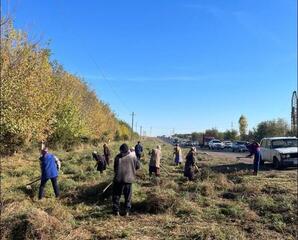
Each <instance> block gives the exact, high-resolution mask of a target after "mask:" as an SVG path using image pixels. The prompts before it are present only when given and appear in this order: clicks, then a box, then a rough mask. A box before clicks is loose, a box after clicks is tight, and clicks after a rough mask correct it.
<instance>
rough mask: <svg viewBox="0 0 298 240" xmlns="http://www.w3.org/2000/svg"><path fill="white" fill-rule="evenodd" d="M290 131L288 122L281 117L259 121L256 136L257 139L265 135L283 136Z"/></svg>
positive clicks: (255, 131)
mask: <svg viewBox="0 0 298 240" xmlns="http://www.w3.org/2000/svg"><path fill="white" fill-rule="evenodd" d="M289 131H290V128H289V125H288V123H287V122H286V121H285V120H283V119H281V118H279V119H275V120H270V121H263V122H261V123H259V124H258V125H257V127H256V129H255V130H254V136H255V139H256V140H257V141H260V140H261V139H262V138H264V137H283V136H286V135H287V134H288V133H289Z"/></svg>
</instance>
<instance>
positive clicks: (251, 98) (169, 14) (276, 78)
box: [3, 0, 297, 135]
mask: <svg viewBox="0 0 298 240" xmlns="http://www.w3.org/2000/svg"><path fill="white" fill-rule="evenodd" d="M3 9H4V10H5V11H6V9H7V6H5V5H4V6H3ZM10 9H11V11H12V12H13V15H14V18H15V24H16V26H17V27H18V28H22V29H24V30H26V31H28V32H29V33H30V37H31V38H32V39H40V38H41V39H42V40H43V42H47V40H50V48H51V49H52V54H53V55H52V58H53V59H56V60H58V61H59V62H60V63H61V64H62V65H63V66H64V68H65V69H66V70H68V71H70V72H72V73H74V74H77V75H79V76H81V77H83V78H84V79H85V80H86V82H88V84H89V86H90V87H91V88H92V89H94V90H95V91H96V92H97V95H98V97H99V98H100V99H102V100H103V101H105V102H108V103H109V104H110V106H111V108H112V110H113V111H114V112H115V113H117V115H118V116H119V118H121V119H123V120H125V121H127V122H129V123H130V121H131V120H130V119H131V117H130V113H131V112H132V111H134V112H135V113H136V117H135V121H136V122H137V123H138V128H139V126H140V125H142V126H143V129H145V130H146V132H147V134H149V132H150V127H152V135H160V134H170V133H171V132H172V131H173V129H174V130H175V132H176V133H182V132H192V131H203V130H205V129H207V128H212V127H216V128H218V129H219V130H226V129H230V128H231V123H232V122H233V126H234V127H235V128H237V127H238V123H237V122H238V119H239V117H240V115H241V114H244V115H245V116H246V117H247V118H248V123H249V128H253V127H255V126H256V124H257V123H259V122H261V121H264V120H271V119H274V118H279V117H281V118H284V119H285V120H287V121H288V122H290V101H291V94H292V92H293V91H294V90H295V89H296V88H297V3H296V0H270V1H269V0H250V1H247V0H196V1H195V0H159V1H157V0H156V1H152V0H142V1H139V0H127V1H121V0H118V1H113V0H99V1H96V0H92V1H91V0H89V1H75V0H74V1H66V0H64V1H61V0H52V1H49V0H48V1H37V0H35V1H33V0H11V1H10Z"/></svg>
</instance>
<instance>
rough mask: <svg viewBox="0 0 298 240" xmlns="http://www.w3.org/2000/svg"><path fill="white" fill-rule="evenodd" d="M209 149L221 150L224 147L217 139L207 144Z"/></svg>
mask: <svg viewBox="0 0 298 240" xmlns="http://www.w3.org/2000/svg"><path fill="white" fill-rule="evenodd" d="M208 146H209V149H223V148H224V147H225V145H224V144H223V142H221V141H220V140H217V139H212V140H210V141H209V143H208Z"/></svg>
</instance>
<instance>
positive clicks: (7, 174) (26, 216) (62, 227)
mask: <svg viewBox="0 0 298 240" xmlns="http://www.w3.org/2000/svg"><path fill="white" fill-rule="evenodd" d="M157 143H158V144H160V145H161V146H162V153H163V159H162V164H163V166H164V167H165V168H166V169H167V171H168V172H169V173H170V175H167V174H166V173H165V171H164V170H163V169H161V178H160V179H156V178H155V177H153V178H152V179H149V176H148V151H149V150H150V149H151V148H152V147H154V146H155V145H156V144H157ZM119 145H120V143H112V145H111V147H112V152H113V156H115V154H116V153H117V150H118V148H119ZM143 145H144V149H145V156H144V159H142V168H141V169H140V170H139V171H138V173H137V180H136V182H135V183H134V184H133V203H132V204H133V205H132V214H131V216H129V217H122V216H120V217H116V216H113V215H112V214H111V213H112V211H111V190H110V189H109V190H108V191H107V192H106V193H105V194H101V191H102V189H104V187H105V186H106V185H108V184H109V183H110V182H111V180H112V178H113V171H112V166H110V167H109V168H108V170H107V171H105V172H104V173H103V174H102V175H101V174H100V173H99V172H97V171H95V168H94V165H95V162H94V160H93V159H92V157H91V152H92V150H95V149H96V148H94V147H91V146H84V147H81V148H78V149H76V150H75V151H72V152H65V151H62V150H60V151H58V150H57V151H53V153H55V154H56V155H57V156H58V157H59V158H60V159H62V168H61V172H60V176H59V186H60V189H61V193H62V194H61V198H60V199H55V198H54V193H53V190H52V186H51V184H50V182H48V183H47V187H46V195H45V198H44V199H43V200H41V201H39V200H38V199H37V193H38V187H39V183H35V184H33V185H32V189H27V188H26V183H28V182H30V181H32V180H34V178H36V177H38V176H39V174H40V170H39V163H38V156H39V153H38V151H35V152H34V153H32V152H27V153H22V154H17V155H15V156H12V157H8V158H2V174H1V187H2V189H1V190H2V215H1V232H2V239H142V240H143V239H144V240H145V239H235V240H236V239H237V240H238V239H240V240H241V239H296V237H297V220H298V217H297V169H294V170H284V171H274V170H271V169H266V171H262V172H261V173H260V174H259V175H258V176H253V175H251V173H250V172H249V170H245V169H243V168H238V162H237V161H236V160H233V159H219V158H218V159H217V158H211V157H210V156H207V155H199V157H198V158H199V161H198V165H199V171H198V172H197V173H196V180H195V181H194V182H188V181H186V179H185V178H184V177H183V173H182V170H183V168H182V166H181V167H180V166H179V167H176V166H174V165H173V163H172V146H170V145H168V144H166V143H162V142H159V140H156V139H151V140H149V139H148V140H144V143H143ZM97 150H98V149H97ZM100 150H101V149H100ZM186 151H187V150H186V149H185V150H184V156H185V153H186ZM122 201H123V199H122Z"/></svg>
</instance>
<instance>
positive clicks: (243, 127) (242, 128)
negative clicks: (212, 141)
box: [238, 115, 248, 139]
mask: <svg viewBox="0 0 298 240" xmlns="http://www.w3.org/2000/svg"><path fill="white" fill-rule="evenodd" d="M238 123H239V133H240V137H241V139H243V138H245V135H246V132H247V126H248V124H247V119H246V117H245V116H244V115H241V116H240V118H239V121H238Z"/></svg>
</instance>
